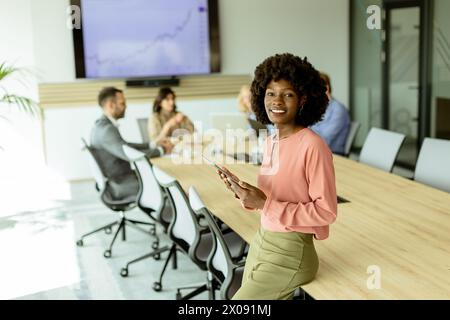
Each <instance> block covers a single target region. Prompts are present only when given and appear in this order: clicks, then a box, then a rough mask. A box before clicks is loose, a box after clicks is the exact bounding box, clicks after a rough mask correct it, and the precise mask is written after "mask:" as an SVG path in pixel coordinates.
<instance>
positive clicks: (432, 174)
mask: <svg viewBox="0 0 450 320" xmlns="http://www.w3.org/2000/svg"><path fill="white" fill-rule="evenodd" d="M414 180H416V181H418V182H421V183H424V184H427V185H429V186H432V187H435V188H438V189H441V190H444V191H447V192H450V140H443V139H432V138H425V139H424V140H423V143H422V147H421V149H420V153H419V157H418V158H417V164H416V170H415V172H414Z"/></svg>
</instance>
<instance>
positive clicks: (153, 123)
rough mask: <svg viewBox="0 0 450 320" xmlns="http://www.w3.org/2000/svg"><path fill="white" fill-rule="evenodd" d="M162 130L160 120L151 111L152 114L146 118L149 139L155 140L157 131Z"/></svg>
mask: <svg viewBox="0 0 450 320" xmlns="http://www.w3.org/2000/svg"><path fill="white" fill-rule="evenodd" d="M161 130H162V126H161V122H160V121H159V119H158V116H157V115H156V114H155V113H153V114H152V116H151V117H150V118H149V119H148V133H149V136H150V141H154V142H156V139H157V138H158V135H159V133H160V132H161Z"/></svg>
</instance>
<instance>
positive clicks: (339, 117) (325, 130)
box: [311, 73, 350, 154]
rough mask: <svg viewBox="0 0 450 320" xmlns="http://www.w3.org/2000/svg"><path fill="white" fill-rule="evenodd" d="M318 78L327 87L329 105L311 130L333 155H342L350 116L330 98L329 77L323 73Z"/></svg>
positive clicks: (339, 104) (340, 105) (338, 103)
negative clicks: (322, 140) (320, 138)
mask: <svg viewBox="0 0 450 320" xmlns="http://www.w3.org/2000/svg"><path fill="white" fill-rule="evenodd" d="M320 77H321V78H322V80H323V81H325V83H326V85H327V96H328V100H329V103H328V107H327V111H326V112H325V115H324V117H323V120H322V121H320V122H318V123H316V124H315V125H313V126H311V129H312V130H313V131H314V132H316V133H317V134H319V135H320V136H321V137H322V138H323V139H324V140H325V141H326V143H327V144H328V146H329V147H330V149H331V151H333V153H337V154H344V153H345V142H346V140H347V135H348V132H349V130H350V116H349V114H348V111H347V109H346V108H345V107H344V106H343V105H342V104H341V103H340V102H338V101H336V100H335V99H334V98H333V97H332V96H331V83H330V77H329V76H328V75H326V74H325V73H321V74H320Z"/></svg>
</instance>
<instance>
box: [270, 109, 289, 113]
mask: <svg viewBox="0 0 450 320" xmlns="http://www.w3.org/2000/svg"><path fill="white" fill-rule="evenodd" d="M272 112H273V113H285V112H286V111H284V110H276V109H272Z"/></svg>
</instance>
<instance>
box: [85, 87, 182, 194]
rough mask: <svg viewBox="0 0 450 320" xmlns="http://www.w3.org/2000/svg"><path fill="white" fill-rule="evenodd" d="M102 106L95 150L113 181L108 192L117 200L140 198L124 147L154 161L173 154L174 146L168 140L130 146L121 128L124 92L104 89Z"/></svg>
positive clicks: (93, 138)
mask: <svg viewBox="0 0 450 320" xmlns="http://www.w3.org/2000/svg"><path fill="white" fill-rule="evenodd" d="M98 103H99V105H100V107H101V108H102V109H103V116H102V117H101V118H100V119H98V120H97V121H96V122H95V125H94V127H93V129H92V131H91V148H92V149H93V151H94V156H95V158H96V160H97V162H98V163H99V166H100V167H101V169H102V170H103V172H104V174H105V175H106V177H107V178H108V180H109V190H108V191H109V192H110V194H111V196H112V197H113V198H114V199H116V200H120V199H124V198H127V197H130V196H137V194H138V191H139V183H138V180H137V177H136V175H135V173H134V172H133V170H132V169H131V166H130V163H129V161H128V158H127V156H126V155H125V153H124V152H123V149H122V146H123V145H128V146H130V147H132V148H135V149H138V150H139V151H141V152H143V153H145V154H146V155H147V156H148V157H150V158H153V157H159V156H161V155H163V154H164V153H170V152H171V150H172V148H173V145H172V144H171V143H170V142H169V141H168V140H164V141H161V142H159V143H158V145H156V144H152V143H150V144H136V143H128V142H126V141H125V140H124V139H123V138H122V136H121V135H120V132H119V129H118V125H117V120H119V119H121V118H123V117H124V116H125V110H126V107H127V106H126V101H125V97H124V94H123V92H122V90H119V89H117V88H114V87H107V88H104V89H102V90H101V91H100V93H99V95H98Z"/></svg>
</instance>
